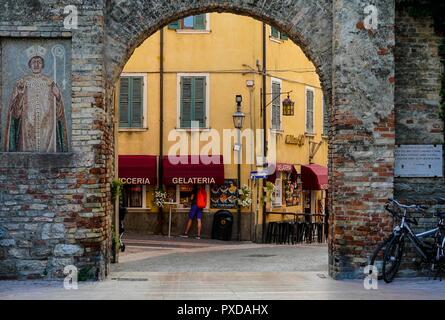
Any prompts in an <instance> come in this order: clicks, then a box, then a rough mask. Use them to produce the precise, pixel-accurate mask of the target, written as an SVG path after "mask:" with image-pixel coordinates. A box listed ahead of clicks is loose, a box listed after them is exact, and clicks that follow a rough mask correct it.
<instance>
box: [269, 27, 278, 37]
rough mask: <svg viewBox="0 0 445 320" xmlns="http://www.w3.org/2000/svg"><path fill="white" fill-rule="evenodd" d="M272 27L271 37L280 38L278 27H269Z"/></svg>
mask: <svg viewBox="0 0 445 320" xmlns="http://www.w3.org/2000/svg"><path fill="white" fill-rule="evenodd" d="M271 28H272V33H271V34H272V37H274V38H277V39H280V32H279V31H278V29H276V28H274V27H271Z"/></svg>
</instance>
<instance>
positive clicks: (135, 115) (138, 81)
mask: <svg viewBox="0 0 445 320" xmlns="http://www.w3.org/2000/svg"><path fill="white" fill-rule="evenodd" d="M131 80H132V83H131V127H132V128H142V113H143V104H144V91H143V90H144V78H142V77H133V78H132V79H131Z"/></svg>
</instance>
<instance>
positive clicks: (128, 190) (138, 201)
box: [124, 185, 145, 208]
mask: <svg viewBox="0 0 445 320" xmlns="http://www.w3.org/2000/svg"><path fill="white" fill-rule="evenodd" d="M144 189H145V188H144V186H141V185H125V186H124V206H125V207H127V208H143V207H144V203H143V199H144Z"/></svg>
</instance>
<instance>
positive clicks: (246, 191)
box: [238, 185, 252, 208]
mask: <svg viewBox="0 0 445 320" xmlns="http://www.w3.org/2000/svg"><path fill="white" fill-rule="evenodd" d="M238 205H239V206H240V207H243V208H247V207H250V206H251V205H252V191H251V190H250V188H249V187H248V186H247V185H244V186H242V187H241V189H240V190H238Z"/></svg>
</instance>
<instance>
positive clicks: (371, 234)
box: [329, 0, 395, 278]
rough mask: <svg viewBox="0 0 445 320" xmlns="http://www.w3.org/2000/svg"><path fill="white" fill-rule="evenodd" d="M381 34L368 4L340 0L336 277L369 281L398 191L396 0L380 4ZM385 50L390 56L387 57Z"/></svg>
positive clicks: (334, 154) (333, 145) (334, 165)
mask: <svg viewBox="0 0 445 320" xmlns="http://www.w3.org/2000/svg"><path fill="white" fill-rule="evenodd" d="M374 4H375V6H376V7H377V9H378V20H379V23H378V27H377V29H376V30H367V29H366V28H365V23H364V16H363V8H364V6H365V4H364V3H363V2H362V1H348V0H334V1H333V16H334V21H333V24H334V32H333V47H334V48H333V54H334V56H333V77H332V79H333V81H332V83H333V85H332V86H333V97H334V103H333V107H332V108H333V109H332V113H331V132H330V140H329V142H330V147H329V148H330V153H329V157H330V159H329V160H330V182H329V183H330V202H331V205H330V209H331V212H332V213H333V217H332V218H331V219H330V220H331V221H330V222H331V239H330V246H329V251H330V257H329V259H330V262H329V265H330V274H331V275H332V276H333V277H334V278H349V277H351V278H356V277H360V276H363V267H364V266H365V265H366V264H367V256H368V255H369V254H370V252H372V250H373V249H374V246H375V244H376V243H378V242H379V241H381V240H382V238H383V237H384V236H385V233H386V232H387V231H388V230H387V228H386V225H387V220H388V218H387V217H386V216H384V215H382V206H383V205H384V203H385V201H386V200H387V199H388V197H391V196H392V193H393V176H394V173H393V170H394V142H395V125H394V55H393V50H392V49H393V48H394V14H395V8H394V2H393V1H390V0H379V1H374ZM382 52H384V54H382Z"/></svg>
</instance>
